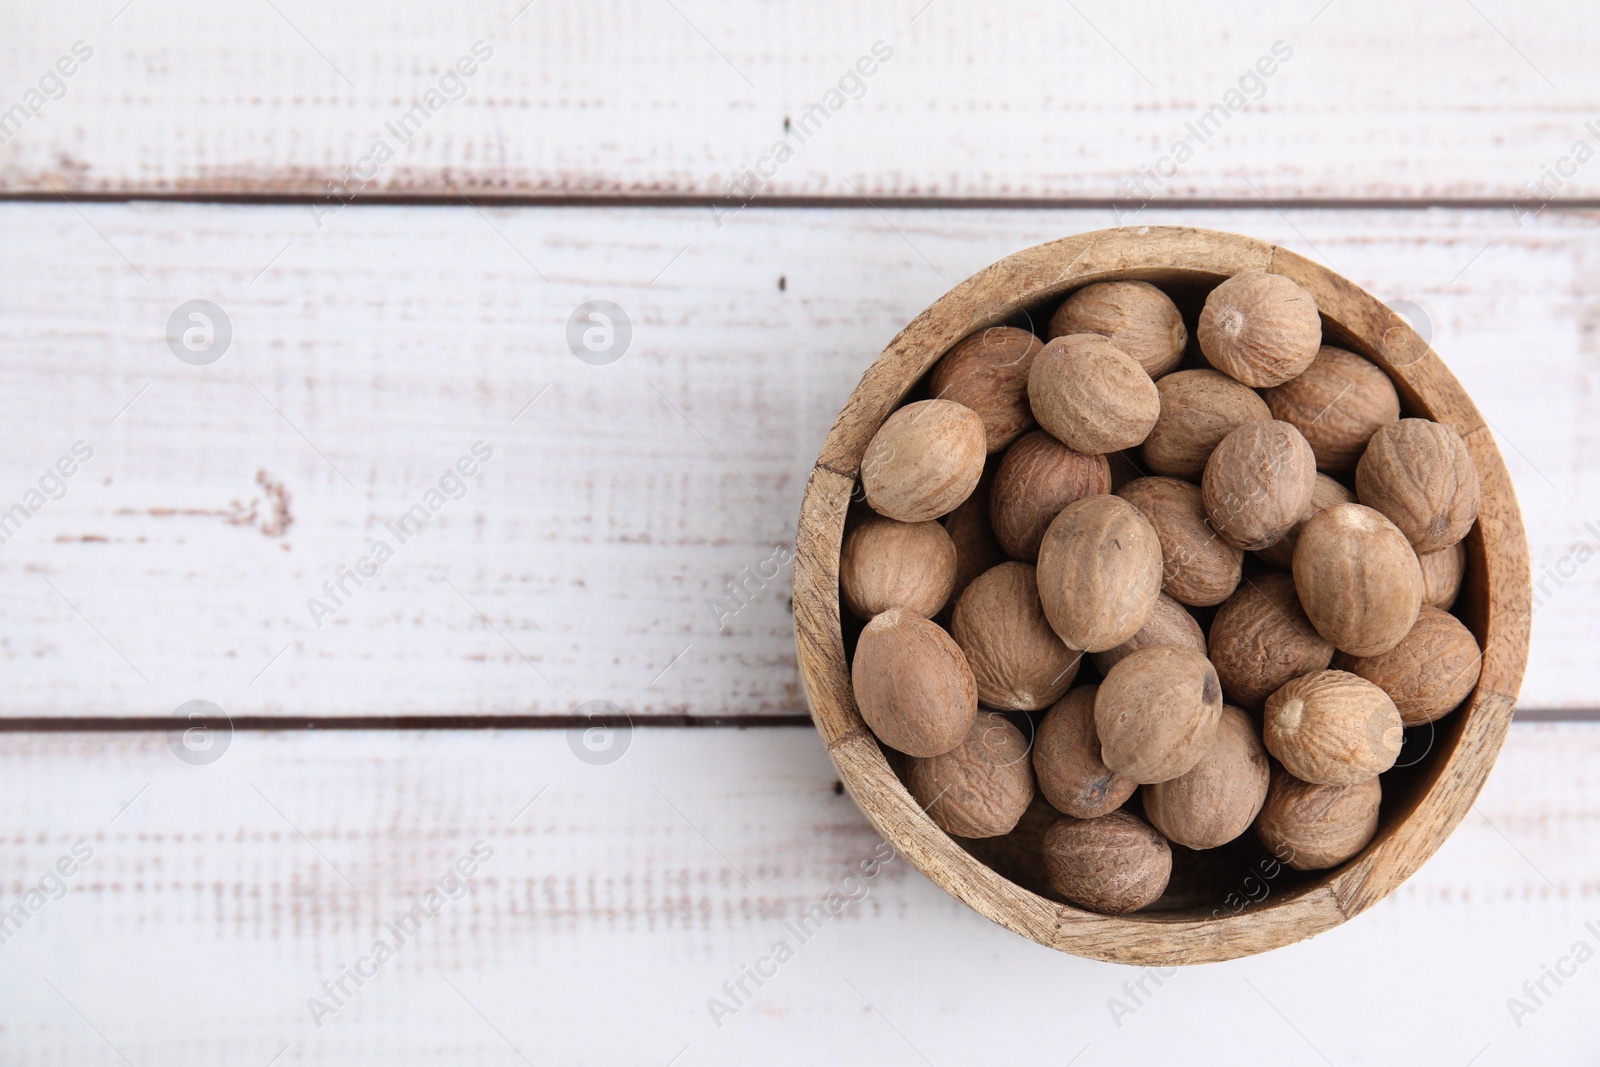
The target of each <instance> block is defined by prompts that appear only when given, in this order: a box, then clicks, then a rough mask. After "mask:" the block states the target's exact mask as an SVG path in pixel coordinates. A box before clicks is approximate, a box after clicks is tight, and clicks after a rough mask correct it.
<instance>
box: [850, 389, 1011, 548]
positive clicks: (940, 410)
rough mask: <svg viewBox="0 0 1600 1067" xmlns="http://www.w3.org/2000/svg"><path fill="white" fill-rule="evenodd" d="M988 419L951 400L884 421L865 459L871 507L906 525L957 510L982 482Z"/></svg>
mask: <svg viewBox="0 0 1600 1067" xmlns="http://www.w3.org/2000/svg"><path fill="white" fill-rule="evenodd" d="M983 441H984V438H983V419H981V418H979V417H978V413H977V412H975V411H973V410H972V409H971V408H967V407H962V406H961V405H960V404H957V403H956V402H954V401H952V400H921V401H918V402H917V403H915V404H907V405H906V406H905V407H903V408H901V409H900V410H898V411H896V412H895V413H894V414H892V415H890V416H889V417H888V418H887V419H885V420H884V423H883V425H882V426H880V427H878V432H877V433H875V434H873V435H872V440H871V441H869V442H868V443H867V451H866V453H865V454H864V455H863V456H862V458H861V485H862V488H863V489H865V490H866V494H867V504H868V505H870V506H871V508H872V510H873V511H876V512H877V513H878V514H879V515H884V516H887V517H888V518H891V519H899V520H900V521H901V522H925V521H927V520H928V519H937V518H938V517H939V516H941V515H947V514H949V513H950V512H952V511H954V510H955V509H956V506H957V505H959V504H960V503H961V502H962V501H963V500H965V499H967V497H968V496H970V495H972V490H973V489H974V488H976V487H977V484H978V479H979V478H981V477H983V457H984V455H985V454H986V453H985V451H984V443H983Z"/></svg>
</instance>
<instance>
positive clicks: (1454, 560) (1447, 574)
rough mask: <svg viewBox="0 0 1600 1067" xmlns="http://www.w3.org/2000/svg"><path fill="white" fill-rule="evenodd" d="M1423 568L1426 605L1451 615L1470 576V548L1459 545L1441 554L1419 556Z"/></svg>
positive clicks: (1430, 553)
mask: <svg viewBox="0 0 1600 1067" xmlns="http://www.w3.org/2000/svg"><path fill="white" fill-rule="evenodd" d="M1417 563H1418V564H1419V565H1421V567H1422V602H1423V603H1424V604H1429V605H1432V606H1433V607H1436V608H1438V609H1439V610H1440V611H1449V610H1450V609H1451V608H1452V607H1454V606H1455V602H1456V597H1458V596H1460V595H1461V579H1462V577H1463V576H1464V575H1465V574H1466V573H1467V545H1466V542H1465V541H1457V542H1456V543H1455V544H1453V545H1451V546H1450V547H1449V548H1441V549H1440V550H1439V551H1437V552H1423V553H1421V554H1419V555H1418V556H1417Z"/></svg>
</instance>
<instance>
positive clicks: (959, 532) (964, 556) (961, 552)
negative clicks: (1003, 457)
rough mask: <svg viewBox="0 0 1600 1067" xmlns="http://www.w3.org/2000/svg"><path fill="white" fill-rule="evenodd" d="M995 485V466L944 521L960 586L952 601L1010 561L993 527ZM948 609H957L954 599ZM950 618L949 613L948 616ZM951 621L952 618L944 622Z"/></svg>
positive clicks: (950, 601) (956, 589)
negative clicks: (953, 548)
mask: <svg viewBox="0 0 1600 1067" xmlns="http://www.w3.org/2000/svg"><path fill="white" fill-rule="evenodd" d="M993 486H994V477H993V467H992V466H991V467H990V468H989V469H988V470H986V471H985V472H984V476H983V477H982V478H981V479H979V481H978V487H977V488H976V489H974V490H973V491H972V495H971V496H969V497H967V499H965V500H963V501H962V502H961V506H960V507H958V508H956V509H955V510H954V511H952V512H951V513H950V514H948V515H946V516H945V517H944V519H943V520H941V521H942V522H943V523H944V530H945V533H947V534H949V535H950V540H951V542H952V543H953V544H954V545H955V546H956V584H955V588H954V589H952V590H951V591H950V596H951V597H952V598H955V597H959V596H960V595H961V593H962V591H963V590H965V589H966V588H967V585H968V584H969V583H970V582H971V581H972V579H974V578H976V577H977V576H978V575H980V574H982V573H983V572H984V571H986V570H988V569H989V568H990V567H993V566H995V565H997V564H1000V563H1004V562H1005V561H1006V553H1005V550H1004V549H1002V548H1001V547H1000V542H999V541H997V540H995V536H994V531H993V530H991V529H990V528H989V494H990V490H991V489H992V488H993ZM945 607H946V608H947V609H953V608H954V607H955V602H954V600H953V599H952V600H948V601H946V602H945ZM944 614H945V615H946V616H948V614H949V612H948V611H946V612H945V613H944ZM942 621H944V622H948V621H949V619H948V618H944V619H942Z"/></svg>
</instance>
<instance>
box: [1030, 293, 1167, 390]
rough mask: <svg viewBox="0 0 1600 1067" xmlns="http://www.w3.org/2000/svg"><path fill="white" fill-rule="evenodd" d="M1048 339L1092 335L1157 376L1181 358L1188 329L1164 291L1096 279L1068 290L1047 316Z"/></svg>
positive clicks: (1152, 375) (1151, 375) (1148, 372)
mask: <svg viewBox="0 0 1600 1067" xmlns="http://www.w3.org/2000/svg"><path fill="white" fill-rule="evenodd" d="M1048 332H1049V334H1050V336H1051V337H1052V338H1055V337H1062V336H1065V335H1068V334H1074V333H1097V334H1099V335H1100V336H1101V337H1104V338H1105V339H1106V340H1108V341H1110V342H1111V343H1112V344H1114V345H1116V346H1117V347H1118V348H1120V349H1122V350H1123V351H1124V352H1126V353H1128V355H1130V356H1132V357H1133V358H1134V359H1136V360H1138V361H1139V365H1140V366H1141V367H1143V368H1144V370H1145V373H1146V374H1148V375H1150V377H1152V378H1159V377H1161V375H1163V374H1165V373H1167V372H1168V371H1169V370H1171V369H1172V368H1173V367H1176V366H1177V365H1178V362H1179V361H1180V360H1182V359H1183V349H1184V346H1185V345H1187V344H1188V343H1189V328H1188V327H1187V326H1185V325H1184V324H1183V316H1182V315H1181V314H1180V313H1179V312H1178V306H1177V305H1176V304H1174V303H1173V302H1172V300H1171V298H1170V297H1168V296H1167V294H1166V293H1163V292H1162V291H1161V290H1160V289H1157V288H1156V287H1155V286H1153V285H1151V284H1150V283H1149V282H1138V281H1117V282H1096V283H1094V284H1093V285H1086V286H1084V287H1083V288H1082V289H1079V290H1078V291H1077V292H1075V293H1073V294H1072V295H1071V296H1069V297H1067V299H1066V300H1065V301H1063V302H1062V304H1061V306H1060V307H1059V308H1057V309H1056V313H1055V314H1054V315H1052V316H1050V328H1049V331H1048Z"/></svg>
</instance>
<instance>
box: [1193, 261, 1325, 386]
mask: <svg viewBox="0 0 1600 1067" xmlns="http://www.w3.org/2000/svg"><path fill="white" fill-rule="evenodd" d="M1195 336H1196V337H1197V338H1198V339H1199V341H1200V352H1201V354H1202V355H1204V356H1205V357H1206V362H1208V363H1210V364H1211V365H1212V366H1213V367H1215V368H1217V369H1218V370H1219V371H1221V372H1222V373H1224V374H1226V375H1228V376H1229V377H1231V378H1234V379H1236V380H1238V381H1240V382H1243V383H1244V384H1245V385H1248V386H1250V387H1252V388H1254V389H1266V388H1269V387H1271V386H1274V385H1282V384H1283V383H1284V382H1286V381H1288V380H1289V379H1290V378H1293V377H1294V376H1295V375H1297V374H1299V373H1301V372H1302V371H1304V370H1305V369H1306V368H1307V367H1309V366H1311V361H1312V360H1313V359H1315V358H1316V357H1317V349H1318V348H1320V347H1321V345H1322V318H1321V316H1320V315H1318V314H1317V302H1316V300H1315V298H1313V297H1312V295H1311V294H1310V293H1308V292H1306V291H1305V290H1304V289H1302V288H1300V286H1298V285H1296V284H1295V283H1294V282H1292V281H1290V280H1289V279H1288V278H1285V277H1284V276H1283V275H1281V274H1268V273H1266V272H1265V271H1260V270H1251V271H1245V272H1244V273H1242V274H1235V275H1234V276H1233V277H1231V278H1229V279H1228V280H1227V281H1225V282H1223V283H1222V284H1221V285H1219V286H1217V287H1216V288H1215V289H1213V290H1211V295H1209V296H1207V297H1206V304H1205V307H1203V308H1201V310H1200V322H1199V325H1198V328H1197V329H1196V330H1195Z"/></svg>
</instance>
